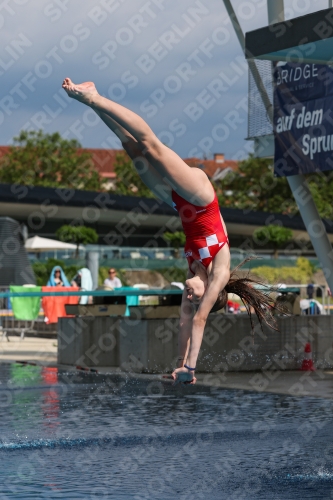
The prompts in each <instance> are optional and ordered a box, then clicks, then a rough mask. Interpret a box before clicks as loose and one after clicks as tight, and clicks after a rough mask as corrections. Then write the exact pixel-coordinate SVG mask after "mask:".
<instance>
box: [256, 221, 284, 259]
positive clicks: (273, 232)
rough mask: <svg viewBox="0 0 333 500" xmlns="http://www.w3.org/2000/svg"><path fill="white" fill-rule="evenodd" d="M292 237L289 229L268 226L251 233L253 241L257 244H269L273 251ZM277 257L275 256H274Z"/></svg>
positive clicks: (272, 225)
mask: <svg viewBox="0 0 333 500" xmlns="http://www.w3.org/2000/svg"><path fill="white" fill-rule="evenodd" d="M292 237H293V232H292V230H291V229H289V228H287V227H283V226H277V225H274V224H270V225H268V226H264V227H261V228H259V229H256V230H255V231H254V232H253V239H254V241H256V242H258V243H259V244H260V243H261V244H264V245H265V244H271V245H272V246H273V248H274V249H275V250H277V249H278V248H280V247H282V246H283V245H285V244H286V243H287V242H288V241H290V240H291V239H292ZM275 256H276V257H277V255H275Z"/></svg>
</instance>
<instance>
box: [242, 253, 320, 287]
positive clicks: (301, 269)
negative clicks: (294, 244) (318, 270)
mask: <svg viewBox="0 0 333 500" xmlns="http://www.w3.org/2000/svg"><path fill="white" fill-rule="evenodd" d="M313 271H314V266H313V265H312V264H311V262H310V261H309V260H308V259H306V258H304V257H300V258H299V259H297V261H296V266H294V267H287V266H285V267H280V268H274V267H269V266H261V267H256V268H253V269H251V273H252V274H255V275H257V276H259V277H260V278H264V279H266V280H267V281H268V283H270V284H272V285H274V284H276V283H285V282H288V283H301V284H306V283H309V282H310V281H311V279H312V275H313Z"/></svg>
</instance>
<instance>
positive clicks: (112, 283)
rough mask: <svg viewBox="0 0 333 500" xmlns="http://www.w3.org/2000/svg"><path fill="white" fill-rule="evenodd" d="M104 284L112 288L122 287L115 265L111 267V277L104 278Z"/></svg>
mask: <svg viewBox="0 0 333 500" xmlns="http://www.w3.org/2000/svg"><path fill="white" fill-rule="evenodd" d="M104 285H105V286H108V287H110V288H121V287H122V286H123V285H122V283H121V281H120V279H119V278H118V277H117V273H116V270H115V269H114V268H113V267H112V268H111V269H109V277H108V278H106V280H104Z"/></svg>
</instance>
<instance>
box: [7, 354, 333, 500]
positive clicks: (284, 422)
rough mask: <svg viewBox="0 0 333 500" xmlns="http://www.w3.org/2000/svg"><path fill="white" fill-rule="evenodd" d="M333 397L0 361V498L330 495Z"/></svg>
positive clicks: (250, 499)
mask: <svg viewBox="0 0 333 500" xmlns="http://www.w3.org/2000/svg"><path fill="white" fill-rule="evenodd" d="M332 410H333V401H331V400H324V399H316V398H296V397H291V396H281V395H274V394H264V393H262V394H257V393H254V392H244V391H236V390H225V389H218V388H210V387H202V386H199V385H197V386H176V387H173V386H172V385H171V384H170V383H169V382H168V381H165V382H163V381H160V380H157V379H151V378H149V377H145V376H138V377H130V376H121V375H115V374H113V375H112V374H110V375H96V374H85V373H83V374H82V373H80V372H78V373H76V372H71V373H66V372H58V370H57V369H50V368H41V367H37V366H27V365H23V366H22V365H18V364H11V365H1V366H0V426H1V437H0V463H1V467H0V500H5V499H9V498H15V499H18V498H19V499H60V498H61V499H81V500H82V499H119V500H121V499H124V500H125V499H126V500H127V499H134V500H150V499H151V500H160V499H161V500H169V499H174V498H177V499H180V500H190V499H191V500H197V499H199V500H201V499H204V500H206V499H209V500H215V499H223V500H236V499H237V500H240V499H244V500H257V499H258V500H260V499H272V500H277V499H284V500H289V499H290V500H294V499H311V500H315V499H333V441H332V431H333V425H332Z"/></svg>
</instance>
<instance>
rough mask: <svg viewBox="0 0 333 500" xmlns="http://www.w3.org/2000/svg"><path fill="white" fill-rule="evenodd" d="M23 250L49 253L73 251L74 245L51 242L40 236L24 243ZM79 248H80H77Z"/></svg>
mask: <svg viewBox="0 0 333 500" xmlns="http://www.w3.org/2000/svg"><path fill="white" fill-rule="evenodd" d="M24 246H25V249H26V250H27V251H28V252H36V253H38V252H50V251H52V250H75V249H76V245H74V244H73V243H65V242H63V241H58V240H51V239H50V238H42V237H41V236H33V237H32V238H28V239H27V241H26V242H25V245H24ZM79 248H81V247H79Z"/></svg>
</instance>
